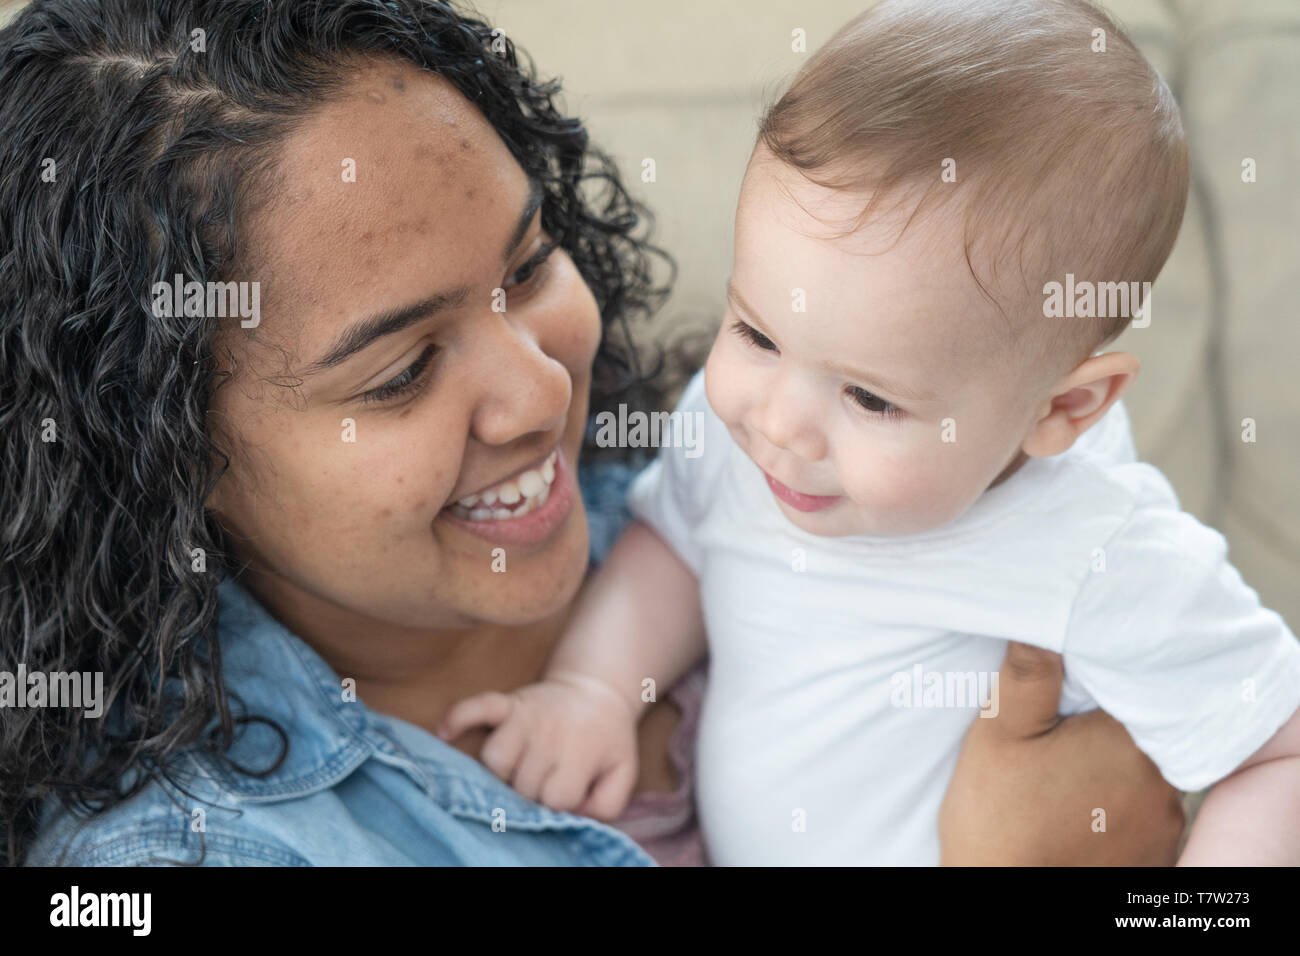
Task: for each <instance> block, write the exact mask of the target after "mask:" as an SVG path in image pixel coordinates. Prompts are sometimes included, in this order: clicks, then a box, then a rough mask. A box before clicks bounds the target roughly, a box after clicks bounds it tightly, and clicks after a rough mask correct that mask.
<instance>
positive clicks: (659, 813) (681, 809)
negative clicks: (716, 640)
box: [614, 658, 710, 866]
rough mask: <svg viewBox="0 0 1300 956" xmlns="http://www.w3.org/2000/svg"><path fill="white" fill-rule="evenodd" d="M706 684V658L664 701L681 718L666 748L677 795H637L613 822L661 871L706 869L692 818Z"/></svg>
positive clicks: (700, 842) (698, 831) (700, 839)
mask: <svg viewBox="0 0 1300 956" xmlns="http://www.w3.org/2000/svg"><path fill="white" fill-rule="evenodd" d="M707 679H708V660H707V658H706V659H705V660H704V661H702V662H700V663H699V664H697V665H696V666H695V668H694V669H693V670H691V671H689V672H688V673H687V674H685V675H684V676H683V677H682V679H681V680H679V681H678V682H677V683H676V684H674V685H673V686H672V688H670V689H669V691H668V699H669V700H671V701H672V702H673V703H674V704H676V705H677V706H678V707H679V708H680V709H681V712H682V719H681V720H680V721H679V722H678V724H677V727H676V729H675V730H674V731H673V736H672V739H671V740H670V741H669V743H668V756H669V759H671V760H672V762H673V766H674V768H676V770H677V779H678V785H677V789H676V790H675V791H673V792H672V793H638V794H635V795H634V796H633V797H632V799H631V800H630V801H629V802H628V805H627V808H626V809H625V810H624V811H623V815H622V816H620V817H619V818H618V819H617V820H615V821H614V826H616V827H618V828H619V829H620V830H622V831H623V832H624V833H626V834H627V835H628V836H630V837H631V838H632V839H633V840H635V841H636V842H637V843H639V844H640V845H641V847H642V848H643V849H644V850H645V851H646V852H647V853H649V854H650V856H652V857H653V858H654V859H655V860H656V861H657V862H658V863H659V864H660V865H661V866H709V865H710V863H709V859H708V854H707V852H706V851H705V849H704V841H703V839H702V838H701V836H700V827H699V822H698V821H697V820H696V818H695V775H694V772H693V771H694V764H695V728H696V726H697V725H698V724H699V719H700V705H701V703H702V702H703V699H704V685H705V683H706V681H707Z"/></svg>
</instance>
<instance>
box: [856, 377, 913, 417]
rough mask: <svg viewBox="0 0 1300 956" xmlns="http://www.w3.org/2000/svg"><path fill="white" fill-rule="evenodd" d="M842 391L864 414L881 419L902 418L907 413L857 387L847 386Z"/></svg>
mask: <svg viewBox="0 0 1300 956" xmlns="http://www.w3.org/2000/svg"><path fill="white" fill-rule="evenodd" d="M844 391H846V392H847V393H848V394H849V397H850V398H852V399H853V401H854V402H855V403H856V404H857V405H858V407H859V408H861V409H862V410H863V411H865V412H870V413H871V414H872V415H879V416H881V417H882V418H902V417H903V416H904V415H906V414H907V413H906V412H904V411H903V410H902V409H901V408H899V407H898V406H897V405H894V404H891V403H890V402H887V401H885V400H884V399H883V398H881V397H880V396H879V395H873V394H872V393H871V392H868V391H867V390H866V389H865V388H859V387H858V386H857V385H848V386H846V387H845V389H844Z"/></svg>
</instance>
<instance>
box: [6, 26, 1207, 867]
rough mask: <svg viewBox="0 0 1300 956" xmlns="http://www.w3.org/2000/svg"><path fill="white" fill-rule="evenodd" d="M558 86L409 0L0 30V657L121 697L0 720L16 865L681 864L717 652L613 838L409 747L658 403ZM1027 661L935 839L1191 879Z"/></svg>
mask: <svg viewBox="0 0 1300 956" xmlns="http://www.w3.org/2000/svg"><path fill="white" fill-rule="evenodd" d="M556 90H557V87H556V86H555V85H554V84H548V83H543V82H540V81H538V80H537V79H536V77H535V75H534V72H533V70H532V68H531V67H530V66H526V65H521V64H520V62H519V60H518V59H517V57H516V52H515V50H514V48H513V47H512V45H511V44H510V43H509V42H508V41H505V40H504V39H503V38H501V37H499V36H498V37H494V36H493V35H492V30H491V28H490V27H489V26H488V25H486V24H484V23H482V22H480V21H478V20H475V19H472V18H470V17H468V16H465V15H463V14H462V13H460V12H458V11H456V10H454V9H452V8H451V7H449V6H447V5H445V4H442V3H435V2H423V0H318V2H317V0H313V2H298V3H277V2H273V0H159V2H157V3H154V4H149V5H142V4H136V3H129V2H126V0H105V2H103V3H100V4H94V5H89V4H83V3H77V2H70V0H48V2H36V3H34V4H33V5H32V6H30V7H29V8H27V9H25V10H24V11H23V12H22V13H21V14H20V15H19V16H18V17H17V18H16V20H14V21H13V22H12V23H11V24H10V25H9V26H8V27H7V28H6V29H5V30H4V31H3V32H2V33H0V150H2V151H3V152H2V153H0V231H2V233H3V243H4V244H3V247H2V254H0V441H2V442H3V450H2V452H0V469H2V471H0V476H2V477H0V500H3V501H4V503H5V514H4V517H3V521H2V522H0V549H2V563H0V671H7V672H10V673H17V672H18V670H19V667H20V665H21V667H22V668H23V669H24V670H25V672H26V673H27V674H29V675H30V674H36V673H40V674H45V675H57V674H102V680H103V688H102V700H101V701H100V703H102V705H103V714H102V715H101V716H93V714H94V708H84V707H83V708H75V707H68V706H58V707H54V706H46V707H22V708H19V707H14V706H9V707H5V708H3V709H0V721H2V724H0V821H2V822H0V825H2V826H3V828H4V833H3V837H4V839H3V858H4V860H5V861H6V862H9V863H20V862H24V861H26V862H29V863H38V864H52V863H59V862H64V863H73V864H81V865H87V864H138V863H151V862H175V863H197V862H203V863H208V864H212V863H223V864H241V865H242V864H256V863H273V864H274V863H279V864H339V863H351V864H358V863H360V864H379V865H383V864H411V863H420V864H428V863H467V864H480V863H537V864H542V863H593V864H606V865H615V864H648V863H651V862H653V858H654V857H655V856H657V857H658V858H659V859H660V860H661V861H670V862H699V861H701V859H702V857H701V854H700V851H699V845H698V841H696V840H695V839H694V834H693V830H692V828H691V827H692V825H691V821H690V813H689V760H688V754H689V745H690V740H691V738H690V733H691V724H690V721H689V720H685V721H683V719H682V717H683V714H685V715H686V716H687V717H688V718H689V716H690V715H691V714H692V713H693V708H694V707H695V705H696V702H697V699H698V688H699V674H698V673H697V674H696V675H694V676H693V677H692V678H691V679H690V680H688V681H687V682H684V684H683V685H682V686H681V687H679V688H677V689H676V691H675V693H674V695H673V696H672V699H670V700H668V701H665V702H662V703H661V704H659V705H657V706H656V708H655V709H653V710H652V711H651V712H650V714H649V715H648V716H647V717H646V718H645V720H644V721H643V722H642V724H641V726H640V729H639V734H640V743H641V751H642V760H641V768H642V769H641V779H640V780H639V781H638V782H637V786H636V790H637V793H638V794H639V797H638V798H637V800H636V801H634V803H633V805H632V806H631V807H630V808H629V810H628V811H627V814H625V817H624V818H623V819H620V820H618V821H612V822H602V821H601V820H599V819H595V818H593V817H586V816H575V815H570V814H560V813H553V812H551V811H548V810H546V809H545V808H543V807H541V806H539V805H537V804H534V803H532V802H531V801H527V800H524V799H522V798H521V797H519V796H518V795H517V794H515V793H514V792H513V791H511V790H510V789H509V788H508V787H506V786H505V785H503V784H501V783H500V782H499V781H498V780H497V779H496V777H494V776H493V775H492V774H490V773H489V772H488V771H487V770H486V769H485V768H484V767H483V766H482V765H481V764H480V763H479V762H478V761H477V759H476V758H477V757H478V756H479V748H480V747H481V745H482V736H481V735H479V736H477V737H475V736H469V735H467V736H466V737H464V738H462V739H458V740H457V741H456V743H455V746H454V747H453V746H452V745H449V744H446V743H444V742H442V741H441V740H439V739H438V738H437V737H435V736H434V735H433V734H432V732H431V731H432V729H433V728H434V727H435V726H436V725H437V722H438V720H439V718H440V717H441V716H442V714H443V712H444V711H445V710H446V708H447V707H448V706H450V704H451V703H452V702H453V701H454V700H456V699H458V698H460V697H463V696H465V695H468V694H472V693H475V692H478V691H481V690H486V689H498V690H506V689H511V688H514V687H518V686H520V685H522V684H524V683H527V682H530V681H532V680H534V679H535V678H536V677H537V675H538V673H539V672H540V669H541V667H542V665H543V662H544V660H545V658H546V655H547V653H548V651H549V650H550V648H551V646H552V645H553V643H554V642H555V640H556V639H557V638H558V636H559V635H560V634H561V633H562V630H563V627H564V624H565V621H566V620H567V617H568V614H569V613H570V610H571V608H572V606H573V604H574V599H575V597H576V595H577V594H578V592H579V590H580V588H581V587H582V586H583V582H584V578H585V575H586V572H587V569H588V565H589V561H590V559H591V557H592V555H591V554H590V552H589V536H588V520H587V519H588V516H587V514H586V508H585V507H584V498H585V499H586V500H587V501H588V502H591V503H593V504H598V505H599V507H600V510H601V511H600V514H598V515H593V516H592V517H593V519H599V520H601V521H604V522H605V524H606V528H607V530H608V529H609V528H615V527H617V525H618V523H619V521H621V520H623V515H624V513H623V512H622V511H621V507H622V506H621V488H622V486H623V485H624V484H625V483H626V479H627V477H628V476H629V475H630V474H631V472H632V469H633V464H632V463H628V462H625V463H622V464H620V463H618V462H606V463H603V464H601V465H600V466H599V467H596V466H595V465H586V466H580V457H581V454H582V452H583V448H584V443H585V436H586V433H587V421H588V412H589V408H591V407H593V406H594V407H595V408H596V409H599V408H604V407H609V406H610V405H612V404H615V403H617V402H618V401H629V400H630V397H632V396H634V393H635V396H636V397H639V399H640V400H641V401H643V402H653V401H655V399H654V395H655V392H654V386H655V382H654V381H652V379H653V378H654V376H647V375H642V374H641V373H640V371H639V368H640V367H639V365H638V362H637V360H636V355H635V352H634V351H633V350H632V349H631V347H630V345H629V342H630V340H629V339H628V338H627V336H626V331H627V323H628V321H629V320H632V319H636V318H638V317H646V316H649V315H650V314H652V313H653V311H654V309H655V308H656V307H657V305H658V304H659V303H660V301H661V298H662V294H663V292H664V290H663V289H662V288H660V287H658V286H657V285H656V283H655V278H654V274H653V273H654V269H653V264H654V261H653V260H654V256H655V254H656V250H654V249H653V248H652V247H650V246H649V245H647V243H646V242H645V240H644V239H643V238H642V235H643V233H642V232H641V230H640V228H639V226H638V223H639V222H642V221H644V218H645V216H644V210H642V209H641V208H640V207H639V206H638V205H637V204H636V203H634V202H633V201H632V200H631V199H630V198H629V196H628V194H627V193H626V192H625V190H624V189H623V187H622V185H621V184H620V182H619V178H618V174H617V172H616V170H615V168H614V166H613V165H612V163H611V162H610V161H609V160H608V159H607V158H606V157H605V156H604V155H603V154H602V153H601V152H600V151H599V150H597V149H595V148H594V147H592V146H591V145H590V144H589V143H588V140H587V134H586V132H585V130H584V129H583V127H582V125H581V124H580V123H579V122H578V121H576V120H574V119H572V118H570V117H566V116H564V115H562V114H561V113H560V112H559V111H558V110H557V108H556V106H555V104H554V102H553V97H554V95H555V93H556ZM178 277H179V278H178ZM218 283H222V285H217V284H218ZM225 283H229V284H231V285H224V284H225ZM195 290H197V291H195ZM231 290H233V292H232V291H231ZM236 303H237V305H238V307H236ZM223 305H224V307H223ZM177 306H179V308H178V307H177ZM632 400H635V399H632ZM529 474H531V476H532V477H528V475H529ZM539 482H540V484H539ZM506 483H508V484H510V485H511V486H512V488H514V491H513V492H511V493H506V492H502V493H501V494H500V495H499V497H500V498H501V502H502V503H505V504H508V505H510V506H511V508H507V509H505V510H507V511H508V512H509V514H508V515H502V514H500V513H499V511H500V510H501V509H495V510H494V509H488V510H487V513H486V514H485V513H484V509H483V508H482V507H476V506H481V504H482V502H481V500H476V499H477V498H478V496H479V494H480V493H481V492H483V491H484V490H488V489H494V490H496V489H501V488H502V487H503V485H504V484H506ZM580 483H581V488H580ZM511 494H513V495H515V496H517V500H515V501H507V500H506V499H508V498H509V497H510V496H511ZM461 502H465V503H466V504H461ZM523 508H527V509H528V513H527V514H523V515H520V514H519V512H520V511H521V510H522V509H523ZM511 509H513V510H511ZM602 538H603V539H604V540H606V541H607V540H608V534H605V535H602ZM595 551H596V555H595V557H596V558H597V559H598V558H599V552H600V547H597V548H596V549H595ZM1017 653H1019V652H1017ZM1017 659H1019V658H1017ZM1026 659H1028V658H1026ZM1047 666H1048V669H1049V671H1050V664H1049V665H1047ZM1009 671H1010V674H1009V678H1010V680H1009V686H1010V688H1011V690H1005V689H1004V692H1003V705H1002V708H1003V712H1004V714H1005V713H1006V712H1007V710H1008V708H1013V709H1015V708H1019V709H1018V710H1014V711H1013V712H1016V713H1020V714H1023V715H1024V716H1023V718H1022V719H1021V721H1020V723H1019V725H1018V726H1019V727H1020V731H1021V732H1020V733H1009V731H1008V728H1011V727H1014V726H1017V725H1016V724H1015V723H1013V722H1012V721H1007V722H1003V721H998V722H997V723H999V724H1000V725H1001V726H1000V727H999V728H998V730H997V732H996V733H991V732H989V731H986V730H985V729H984V728H981V727H976V728H974V730H973V731H972V736H971V737H970V738H969V739H968V742H967V746H966V750H965V751H964V752H963V758H962V765H961V767H960V768H959V771H958V775H957V778H956V779H955V781H954V784H953V789H952V790H951V791H950V792H949V800H948V804H947V807H946V810H945V833H944V841H945V843H944V846H945V860H946V861H948V862H1044V861H1053V862H1099V861H1109V862H1169V861H1171V860H1172V855H1173V844H1174V841H1175V840H1176V837H1177V833H1178V830H1179V826H1180V824H1181V815H1180V814H1179V812H1178V810H1177V804H1176V800H1175V799H1174V795H1173V792H1172V791H1171V790H1170V789H1169V788H1168V787H1167V786H1166V785H1165V784H1164V783H1163V781H1161V780H1160V778H1159V775H1158V774H1157V773H1156V772H1155V770H1154V767H1153V766H1152V765H1151V764H1150V762H1149V761H1146V760H1145V758H1144V757H1142V755H1141V754H1140V753H1139V752H1138V751H1137V750H1136V748H1134V747H1133V745H1132V743H1131V742H1130V741H1129V740H1128V739H1127V737H1126V735H1125V734H1124V733H1123V731H1122V729H1119V728H1118V726H1117V725H1115V724H1114V722H1113V721H1109V719H1108V718H1106V717H1105V715H1102V714H1094V715H1088V716H1087V717H1085V718H1072V719H1071V720H1069V721H1066V722H1064V723H1061V724H1060V725H1058V726H1056V729H1053V730H1050V732H1048V733H1044V732H1043V731H1044V730H1045V729H1046V728H1047V727H1050V726H1052V725H1053V724H1054V723H1055V721H1054V720H1053V718H1052V715H1053V714H1054V712H1055V697H1054V690H1053V689H1052V682H1051V681H1050V680H1048V681H1036V680H1032V679H1028V680H1021V681H1017V679H1016V677H1017V675H1022V676H1024V675H1027V676H1028V677H1030V678H1032V677H1033V676H1034V675H1035V674H1036V673H1037V672H1036V671H1033V670H1032V669H1030V670H1024V669H1017V668H1016V667H1012V668H1009ZM88 686H89V685H88ZM1006 686H1008V684H1007V682H1004V687H1006ZM1035 688H1037V689H1038V690H1035ZM1042 688H1047V692H1048V693H1047V696H1046V698H1043V699H1041V700H1039V702H1038V704H1037V707H1036V708H1031V707H1025V706H1024V705H1025V703H1026V702H1025V701H1024V700H1020V699H1019V698H1020V697H1022V696H1024V695H1025V694H1031V693H1037V694H1039V696H1040V697H1041V696H1042V692H1041V689H1042ZM1044 708H1045V711H1044ZM1035 714H1037V715H1039V716H1038V717H1035V716H1034V715H1035ZM1041 717H1045V718H1046V723H1038V722H1035V721H1037V720H1039V719H1040V718H1041ZM975 723H976V724H977V725H978V724H981V723H986V722H982V721H976V722H975ZM988 723H992V722H988ZM548 769H549V768H545V767H538V768H530V771H529V772H532V773H536V774H539V775H544V774H545V773H546V772H547V771H548ZM1099 778H1104V779H1106V780H1107V783H1106V785H1105V788H1104V792H1105V794H1106V797H1105V799H1106V806H1107V807H1108V808H1110V814H1109V815H1110V818H1111V820H1124V819H1130V820H1134V821H1136V823H1135V824H1134V825H1132V826H1131V828H1129V829H1125V828H1124V827H1123V826H1121V827H1119V828H1118V829H1117V828H1115V827H1112V831H1111V833H1110V834H1108V836H1107V837H1106V839H1105V840H1102V841H1099V840H1097V838H1096V835H1094V834H1092V833H1090V832H1089V831H1088V829H1087V828H1086V827H1079V826H1077V825H1076V824H1077V821H1075V820H1073V819H1072V818H1070V817H1069V816H1068V815H1067V814H1063V813H1062V810H1061V808H1062V806H1064V805H1065V801H1066V799H1067V796H1068V795H1069V794H1071V793H1076V792H1082V791H1083V790H1084V789H1085V784H1087V792H1088V795H1089V799H1094V795H1095V794H1097V793H1098V785H1097V784H1096V781H1097V780H1098V779H1099ZM994 805H996V808H997V812H985V808H988V807H990V806H994ZM1092 805H1094V804H1093V803H1089V806H1092ZM592 812H593V813H594V814H596V815H597V816H599V808H592ZM1084 812H1086V810H1085V811H1084ZM629 833H632V834H636V835H638V836H640V837H641V839H642V840H643V841H644V843H645V845H644V846H642V845H638V843H637V842H635V841H634V840H633V839H632V838H631V837H630V836H629V835H628V834H629ZM647 850H649V851H650V852H649V853H648V852H647Z"/></svg>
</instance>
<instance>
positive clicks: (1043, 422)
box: [1020, 352, 1142, 458]
mask: <svg viewBox="0 0 1300 956" xmlns="http://www.w3.org/2000/svg"><path fill="white" fill-rule="evenodd" d="M1141 369H1142V363H1141V362H1139V361H1138V358H1137V356H1136V355H1133V354H1132V353H1130V352H1107V353H1106V354H1105V355H1095V356H1093V357H1092V358H1090V359H1088V360H1087V361H1085V362H1083V363H1082V364H1080V365H1079V366H1078V367H1077V368H1075V370H1074V371H1073V372H1071V373H1070V374H1069V375H1067V376H1065V378H1063V379H1061V381H1060V382H1059V383H1058V384H1057V385H1056V386H1055V387H1054V388H1053V389H1052V393H1051V395H1050V396H1049V397H1048V399H1047V400H1046V401H1045V403H1044V405H1043V408H1042V410H1041V412H1040V414H1039V417H1038V420H1037V421H1036V422H1035V423H1034V426H1033V428H1032V429H1030V432H1029V434H1028V436H1026V438H1025V440H1024V441H1023V442H1022V443H1021V445H1020V447H1021V449H1022V450H1023V451H1024V453H1025V454H1026V455H1032V456H1034V457H1036V458H1043V457H1047V456H1049V455H1059V454H1061V452H1063V451H1065V450H1067V449H1068V448H1069V447H1070V446H1071V445H1073V444H1074V442H1075V440H1076V439H1077V438H1078V437H1079V436H1080V435H1082V434H1083V433H1084V432H1086V431H1087V430H1088V429H1089V428H1091V427H1092V426H1093V425H1094V424H1095V423H1096V422H1098V421H1099V420H1100V419H1101V416H1103V415H1105V414H1106V412H1107V411H1109V410H1110V407H1111V406H1112V405H1114V404H1115V402H1116V401H1117V400H1118V399H1119V397H1120V396H1121V395H1123V394H1124V390H1125V389H1127V388H1128V387H1129V385H1130V384H1131V383H1132V381H1133V379H1135V378H1137V374H1138V372H1139V371H1141Z"/></svg>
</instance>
